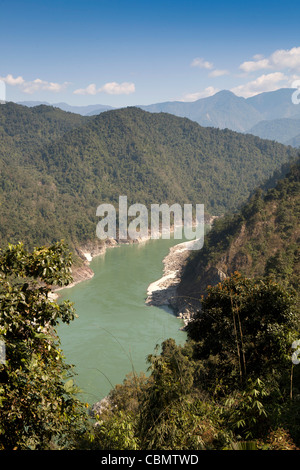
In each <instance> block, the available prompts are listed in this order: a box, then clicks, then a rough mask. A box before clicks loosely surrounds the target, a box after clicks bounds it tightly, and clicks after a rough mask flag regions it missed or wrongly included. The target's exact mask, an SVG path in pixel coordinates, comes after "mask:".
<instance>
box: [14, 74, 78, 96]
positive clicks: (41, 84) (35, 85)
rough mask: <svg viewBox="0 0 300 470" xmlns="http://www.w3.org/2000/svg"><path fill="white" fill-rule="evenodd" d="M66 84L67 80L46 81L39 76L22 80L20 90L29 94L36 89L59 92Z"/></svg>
mask: <svg viewBox="0 0 300 470" xmlns="http://www.w3.org/2000/svg"><path fill="white" fill-rule="evenodd" d="M68 85H69V83H68V82H64V83H54V82H47V81H46V80H41V79H40V78H36V79H35V80H33V81H32V82H24V83H23V86H22V91H23V92H24V93H28V94H30V95H32V94H33V93H35V92H37V91H50V92H53V93H59V92H60V91H63V90H64V89H65V88H66V87H67V86H68Z"/></svg>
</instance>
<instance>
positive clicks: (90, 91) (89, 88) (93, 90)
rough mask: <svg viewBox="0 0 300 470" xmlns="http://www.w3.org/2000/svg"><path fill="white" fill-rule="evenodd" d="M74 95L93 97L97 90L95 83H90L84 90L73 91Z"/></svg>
mask: <svg viewBox="0 0 300 470" xmlns="http://www.w3.org/2000/svg"><path fill="white" fill-rule="evenodd" d="M73 93H74V95H95V94H96V93H97V88H96V85H95V83H91V84H90V85H88V86H87V87H86V88H78V89H77V90H75V91H73Z"/></svg>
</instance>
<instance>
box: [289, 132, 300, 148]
mask: <svg viewBox="0 0 300 470" xmlns="http://www.w3.org/2000/svg"><path fill="white" fill-rule="evenodd" d="M286 145H291V146H292V147H296V148H300V134H298V135H296V136H295V137H293V138H292V139H290V140H288V141H287V142H286Z"/></svg>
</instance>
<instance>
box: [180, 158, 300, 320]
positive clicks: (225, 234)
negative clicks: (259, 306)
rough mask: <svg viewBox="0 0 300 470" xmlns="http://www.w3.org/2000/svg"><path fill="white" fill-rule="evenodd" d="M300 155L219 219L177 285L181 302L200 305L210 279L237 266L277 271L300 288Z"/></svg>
mask: <svg viewBox="0 0 300 470" xmlns="http://www.w3.org/2000/svg"><path fill="white" fill-rule="evenodd" d="M299 220H300V160H298V163H297V164H295V165H293V166H292V168H291V169H290V171H289V173H288V174H287V175H286V176H285V177H284V178H282V179H280V180H279V181H278V183H277V185H276V186H275V187H274V188H272V189H269V190H268V191H266V192H262V191H260V190H259V191H257V192H256V193H255V194H254V195H253V197H251V198H250V200H249V201H248V202H247V203H246V204H245V205H244V206H243V207H242V209H241V210H240V211H239V212H238V213H236V214H234V215H231V216H227V217H224V218H222V219H219V220H217V221H216V223H215V224H214V227H213V228H212V230H211V231H210V233H209V234H208V235H207V236H206V239H205V242H204V247H203V249H202V250H200V251H197V252H194V253H192V255H191V256H190V258H189V260H188V262H187V264H186V266H185V268H184V271H183V275H182V280H181V283H180V284H179V286H178V296H179V298H180V299H181V306H180V307H181V308H182V309H184V308H185V307H187V308H188V309H190V311H193V310H194V309H197V308H198V306H199V301H198V300H197V299H199V298H200V297H201V295H202V294H205V292H206V288H207V286H208V285H215V284H217V283H218V282H220V281H221V280H223V279H224V278H225V277H229V276H230V275H232V274H233V273H234V272H236V271H238V272H240V273H241V274H242V275H244V276H247V277H252V278H263V277H266V276H273V277H275V279H276V280H277V281H278V282H279V283H281V284H284V285H285V286H290V287H293V288H294V289H296V291H298V294H299V293H300V292H299V286H300V256H299V255H300V252H299V241H300V225H299Z"/></svg>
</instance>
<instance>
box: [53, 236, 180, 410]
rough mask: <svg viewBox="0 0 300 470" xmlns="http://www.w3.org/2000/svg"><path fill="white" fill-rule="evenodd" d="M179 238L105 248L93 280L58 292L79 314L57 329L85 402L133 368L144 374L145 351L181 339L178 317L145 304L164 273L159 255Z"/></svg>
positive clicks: (94, 266) (98, 396) (102, 393)
mask: <svg viewBox="0 0 300 470" xmlns="http://www.w3.org/2000/svg"><path fill="white" fill-rule="evenodd" d="M179 242H180V240H174V239H171V240H163V239H160V240H149V241H147V242H145V243H141V244H132V245H123V246H118V247H116V248H109V249H107V251H106V253H105V254H104V255H100V256H97V257H96V258H94V259H93V260H92V262H91V264H90V267H91V269H92V270H93V271H94V277H93V278H92V279H90V280H87V281H83V282H81V283H80V284H77V285H75V286H74V287H71V288H67V289H64V290H62V291H60V293H59V294H60V300H63V299H69V300H70V301H72V302H74V306H75V309H76V313H77V315H78V318H76V319H75V320H74V321H73V322H71V323H70V325H60V326H59V327H58V329H57V331H58V334H59V336H60V339H61V348H62V350H63V352H64V355H65V358H66V362H67V363H68V364H74V366H75V373H76V374H77V375H76V376H75V381H76V384H77V385H78V386H79V387H80V389H81V391H82V392H81V397H82V399H84V400H85V401H86V402H88V403H90V404H93V403H95V402H96V401H99V400H101V399H102V398H103V397H105V396H106V395H107V393H108V392H109V391H110V390H111V388H112V387H113V386H114V385H116V384H118V383H122V382H123V379H124V378H125V376H126V374H128V373H130V372H132V371H133V370H134V371H135V372H136V373H139V372H141V371H143V372H146V371H147V368H148V365H149V364H148V363H147V361H146V358H147V356H148V354H152V353H154V352H155V347H156V345H157V344H158V345H161V343H162V341H164V340H165V339H167V338H174V339H175V341H176V343H177V344H183V343H184V342H185V339H186V333H185V332H183V331H182V330H181V329H180V328H181V327H182V325H183V323H182V321H181V320H180V319H178V318H176V317H175V316H174V315H173V314H172V313H171V311H170V310H169V311H168V309H163V308H158V307H153V306H147V305H146V304H145V299H146V297H147V288H148V286H149V284H150V283H152V282H154V281H156V280H157V279H159V278H160V277H161V276H162V274H163V263H162V261H163V258H164V257H165V256H166V255H167V254H168V252H169V248H170V247H171V246H173V245H175V244H177V243H179Z"/></svg>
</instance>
